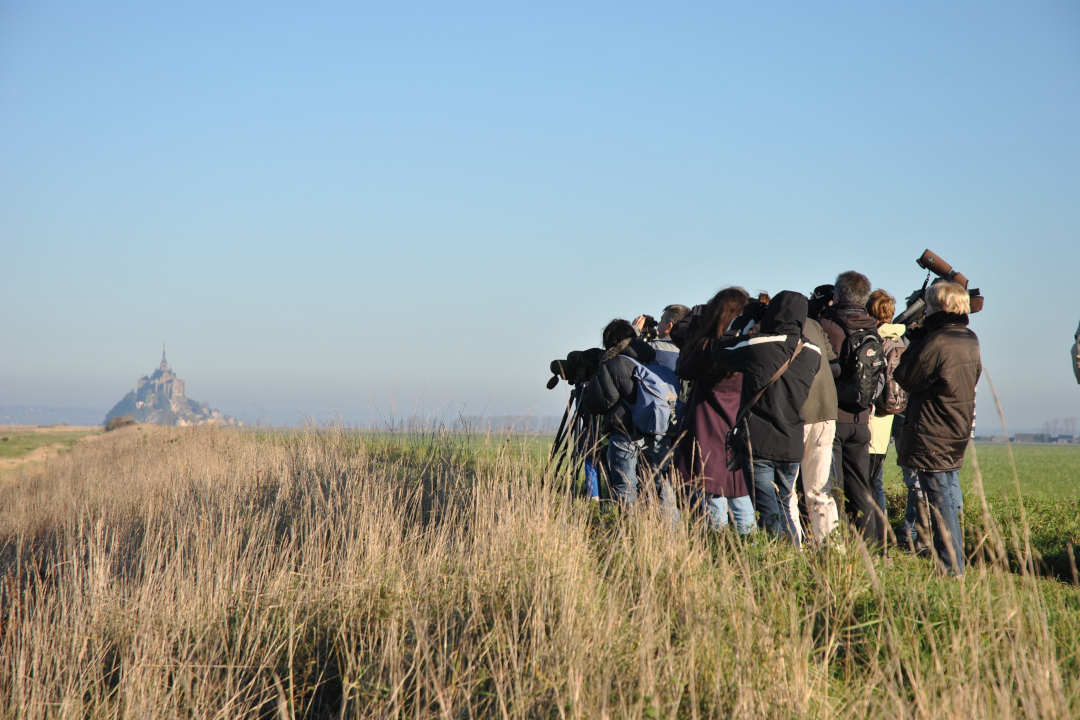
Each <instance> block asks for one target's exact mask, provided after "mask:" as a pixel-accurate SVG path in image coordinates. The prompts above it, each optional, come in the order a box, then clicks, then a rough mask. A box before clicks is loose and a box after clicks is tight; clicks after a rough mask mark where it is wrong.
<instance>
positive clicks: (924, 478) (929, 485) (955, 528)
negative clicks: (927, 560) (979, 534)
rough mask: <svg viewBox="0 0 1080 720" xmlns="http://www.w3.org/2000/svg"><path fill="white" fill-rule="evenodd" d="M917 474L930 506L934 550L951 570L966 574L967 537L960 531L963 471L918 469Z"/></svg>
mask: <svg viewBox="0 0 1080 720" xmlns="http://www.w3.org/2000/svg"><path fill="white" fill-rule="evenodd" d="M917 475H918V479H919V485H921V486H922V490H923V493H924V494H925V495H926V502H927V504H928V505H929V506H930V528H931V530H932V531H933V536H934V550H936V551H937V555H938V558H939V559H940V560H941V562H942V564H943V565H944V566H945V569H946V570H947V571H948V572H950V573H952V574H954V575H963V574H964V536H963V534H962V532H961V530H960V513H961V512H963V507H964V496H963V494H962V493H961V492H960V471H959V470H949V471H948V472H938V473H931V472H922V471H918V472H917Z"/></svg>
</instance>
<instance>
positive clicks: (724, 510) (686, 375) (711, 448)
mask: <svg viewBox="0 0 1080 720" xmlns="http://www.w3.org/2000/svg"><path fill="white" fill-rule="evenodd" d="M748 300H749V296H748V295H747V293H746V291H745V290H743V289H742V288H739V287H730V288H725V289H723V290H721V291H720V292H718V293H717V294H716V295H715V297H713V299H712V300H710V301H709V303H708V304H707V305H705V307H704V310H701V309H700V307H698V308H695V315H694V316H693V317H692V318H691V320H690V328H689V331H688V333H687V335H688V337H689V341H688V342H687V343H686V345H685V346H684V347H683V350H682V353H681V354H680V356H679V365H678V370H679V377H681V378H682V379H684V380H692V381H694V389H693V392H691V394H690V402H689V403H688V404H687V408H686V414H685V419H684V421H683V432H684V435H683V437H682V440H681V441H680V442H679V445H678V447H677V448H676V449H675V453H674V459H673V463H674V466H675V468H676V470H677V471H678V473H679V475H681V477H682V481H683V485H684V487H685V489H686V491H687V493H688V494H689V495H690V497H691V499H692V502H693V503H694V504H695V505H699V506H700V507H701V508H702V509H704V510H705V512H706V515H707V517H708V519H709V522H710V524H711V525H712V526H713V527H715V528H717V529H719V528H722V527H724V526H726V525H727V524H728V512H729V511H730V512H731V514H732V515H734V516H735V524H736V525H737V526H738V528H739V532H740V533H749V532H752V531H753V530H754V529H755V528H756V527H757V523H756V521H755V519H754V505H753V503H752V502H751V501H750V495H749V492H748V490H747V488H746V483H745V482H744V480H743V474H742V470H735V471H731V470H728V469H727V458H726V455H727V453H726V441H727V434H728V430H730V429H731V426H732V425H733V424H734V422H735V416H736V415H737V414H738V412H739V401H740V399H741V395H742V375H741V374H739V373H730V372H727V371H725V370H723V369H721V368H718V367H716V366H715V364H714V362H713V360H712V357H713V354H712V347H713V344H714V343H715V342H716V340H717V339H718V338H719V337H720V336H721V335H723V334H724V330H726V329H727V327H728V325H730V324H731V321H732V320H734V319H735V318H736V317H738V315H739V313H741V312H742V310H743V308H744V307H745V306H746V303H747V301H748ZM699 310H700V312H699Z"/></svg>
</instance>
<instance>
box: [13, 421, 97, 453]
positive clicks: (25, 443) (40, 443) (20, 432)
mask: <svg viewBox="0 0 1080 720" xmlns="http://www.w3.org/2000/svg"><path fill="white" fill-rule="evenodd" d="M97 432H101V429H100V428H94V429H88V428H81V429H72V430H66V429H63V428H61V427H44V428H28V427H23V426H18V425H16V426H2V425H0V458H17V457H19V456H21V455H25V454H26V453H28V452H31V451H33V450H36V449H38V448H40V447H45V446H46V445H51V446H52V447H53V448H55V449H56V450H58V451H59V450H67V449H70V448H71V447H72V446H73V445H74V444H75V443H77V442H78V441H79V440H81V439H82V438H84V437H86V436H87V435H92V434H94V433H97Z"/></svg>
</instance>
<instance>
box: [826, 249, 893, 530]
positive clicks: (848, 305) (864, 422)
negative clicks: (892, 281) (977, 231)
mask: <svg viewBox="0 0 1080 720" xmlns="http://www.w3.org/2000/svg"><path fill="white" fill-rule="evenodd" d="M870 290H871V287H870V280H869V279H867V277H866V276H865V275H863V274H862V273H857V272H855V271H854V270H849V271H847V272H845V273H841V274H840V276H839V277H837V278H836V285H835V286H834V287H833V293H834V294H833V306H832V308H831V309H830V311H829V312H828V313H827V314H826V315H825V316H824V317H822V319H821V329H822V330H824V331H825V336H826V337H827V338H828V339H829V342H830V343H831V344H832V346H833V350H834V351H835V353H836V355H837V359H836V360H835V361H833V363H832V371H833V377H835V378H836V380H837V383H840V382H842V381H843V380H845V379H846V378H845V376H844V375H843V374H842V372H843V370H842V368H841V367H840V361H841V359H842V358H843V357H844V356H845V348H844V341H845V340H846V339H847V337H848V336H849V335H852V334H854V333H856V332H859V331H865V332H872V333H874V334H875V335H877V326H878V323H877V320H875V319H874V318H873V317H871V316H870V314H869V313H868V312H867V311H866V303H867V301H869V299H870ZM880 340H881V337H880V335H878V341H879V342H880ZM848 370H849V372H850V368H849V369H848ZM852 409H853V408H847V409H845V408H844V406H843V403H841V407H840V409H839V412H838V413H837V419H836V437H835V438H834V439H833V468H834V469H835V472H836V481H837V485H839V486H840V487H842V488H843V489H844V506H845V510H846V511H847V515H848V516H849V517H850V518H851V520H852V522H854V524H855V527H857V528H858V529H859V531H860V532H861V533H862V535H863V538H864V539H865V540H866V542H868V543H873V544H876V545H878V546H882V547H884V543H885V522H884V513H883V512H882V510H881V508H879V507H878V504H877V500H875V499H874V485H873V480H872V479H871V477H870V416H871V415H873V407H872V406H871V407H868V408H866V409H864V410H861V411H860V412H851V410H852Z"/></svg>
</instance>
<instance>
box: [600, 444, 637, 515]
mask: <svg viewBox="0 0 1080 720" xmlns="http://www.w3.org/2000/svg"><path fill="white" fill-rule="evenodd" d="M643 444H644V443H643V442H642V441H641V440H631V439H630V438H629V437H628V436H626V435H612V436H611V439H610V440H609V441H608V448H607V460H608V471H609V472H608V476H609V478H608V486H609V487H610V488H611V499H612V500H615V501H618V502H621V503H624V504H626V505H633V504H634V503H635V502H637V484H638V479H637V461H638V455H639V454H640V453H641V446H642V445H643Z"/></svg>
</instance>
